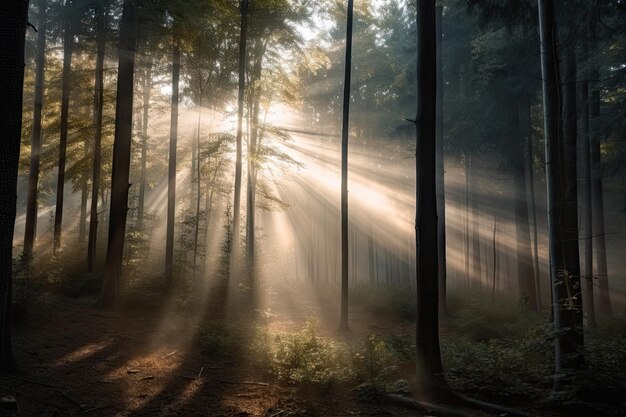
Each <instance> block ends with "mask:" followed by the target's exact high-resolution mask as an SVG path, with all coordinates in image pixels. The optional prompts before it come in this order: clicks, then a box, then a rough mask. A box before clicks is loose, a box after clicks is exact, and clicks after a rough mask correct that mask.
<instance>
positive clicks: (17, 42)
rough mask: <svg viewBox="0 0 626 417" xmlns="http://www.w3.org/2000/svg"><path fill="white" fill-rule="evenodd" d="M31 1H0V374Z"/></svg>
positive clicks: (7, 332) (8, 359) (7, 360)
mask: <svg viewBox="0 0 626 417" xmlns="http://www.w3.org/2000/svg"><path fill="white" fill-rule="evenodd" d="M27 21H28V1H27V0H15V1H5V2H1V3H0V74H1V75H2V76H0V97H2V100H0V126H2V135H3V151H2V152H0V194H1V195H2V196H3V198H2V199H1V202H0V231H1V233H0V375H2V374H6V373H8V372H12V371H14V370H15V362H14V359H13V353H12V350H11V326H12V316H11V299H12V297H11V296H12V281H13V270H12V269H13V254H12V252H13V231H14V228H15V213H16V207H15V204H16V201H17V171H18V161H19V156H20V138H21V136H22V93H23V88H24V40H25V37H26V22H27Z"/></svg>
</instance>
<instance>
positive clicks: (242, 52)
mask: <svg viewBox="0 0 626 417" xmlns="http://www.w3.org/2000/svg"><path fill="white" fill-rule="evenodd" d="M247 34H248V0H242V2H241V32H240V34H239V92H238V96H237V135H236V157H235V190H234V193H235V195H234V202H233V249H234V250H233V258H235V262H232V263H231V267H232V266H233V265H237V258H238V257H239V235H240V233H239V230H240V223H241V219H240V213H241V177H242V172H241V170H242V165H241V164H242V162H241V160H242V158H243V150H242V147H243V145H242V140H243V106H244V96H245V89H246V45H247Z"/></svg>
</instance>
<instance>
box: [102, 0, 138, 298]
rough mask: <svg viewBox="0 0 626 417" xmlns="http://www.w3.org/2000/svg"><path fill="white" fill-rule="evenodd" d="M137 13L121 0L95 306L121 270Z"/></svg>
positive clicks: (113, 291) (112, 294)
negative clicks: (107, 197)
mask: <svg viewBox="0 0 626 417" xmlns="http://www.w3.org/2000/svg"><path fill="white" fill-rule="evenodd" d="M136 27H137V16H136V11H135V2H134V0H124V6H123V10H122V20H121V23H120V40H119V48H118V50H119V66H118V68H119V69H118V77H117V105H116V108H115V142H114V143H113V169H112V174H111V207H110V210H109V213H110V214H109V240H108V246H107V259H106V270H105V274H104V281H103V285H102V292H101V294H100V300H99V306H100V307H101V308H111V307H113V306H114V305H115V303H116V300H117V297H118V294H119V289H120V275H121V272H122V258H123V256H124V235H125V233H126V215H127V212H128V189H129V188H130V184H129V183H128V179H129V171H130V147H131V142H132V131H133V82H134V81H133V78H134V67H135V43H136Z"/></svg>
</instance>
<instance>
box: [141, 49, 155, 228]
mask: <svg viewBox="0 0 626 417" xmlns="http://www.w3.org/2000/svg"><path fill="white" fill-rule="evenodd" d="M151 88H152V59H150V58H149V60H148V63H147V64H146V68H145V70H144V80H143V100H142V101H143V103H142V104H143V106H142V123H141V167H140V171H139V202H138V210H137V212H138V213H137V217H138V218H139V228H142V227H143V215H144V210H145V207H144V206H145V200H146V166H147V163H148V118H149V115H150V90H151Z"/></svg>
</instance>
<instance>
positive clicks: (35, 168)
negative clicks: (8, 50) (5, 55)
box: [24, 0, 47, 262]
mask: <svg viewBox="0 0 626 417" xmlns="http://www.w3.org/2000/svg"><path fill="white" fill-rule="evenodd" d="M46 8H47V2H46V0H39V1H38V3H37V9H38V18H37V58H36V64H35V65H36V69H35V94H34V100H33V134H32V139H31V145H30V147H31V150H30V169H29V173H28V200H27V203H26V226H25V228H24V257H25V259H26V261H27V262H28V261H30V259H31V258H32V255H33V246H34V243H35V237H36V234H37V185H38V183H39V160H40V153H41V110H42V108H43V95H44V94H43V92H44V83H45V73H44V71H45V65H46V20H47V17H46Z"/></svg>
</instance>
